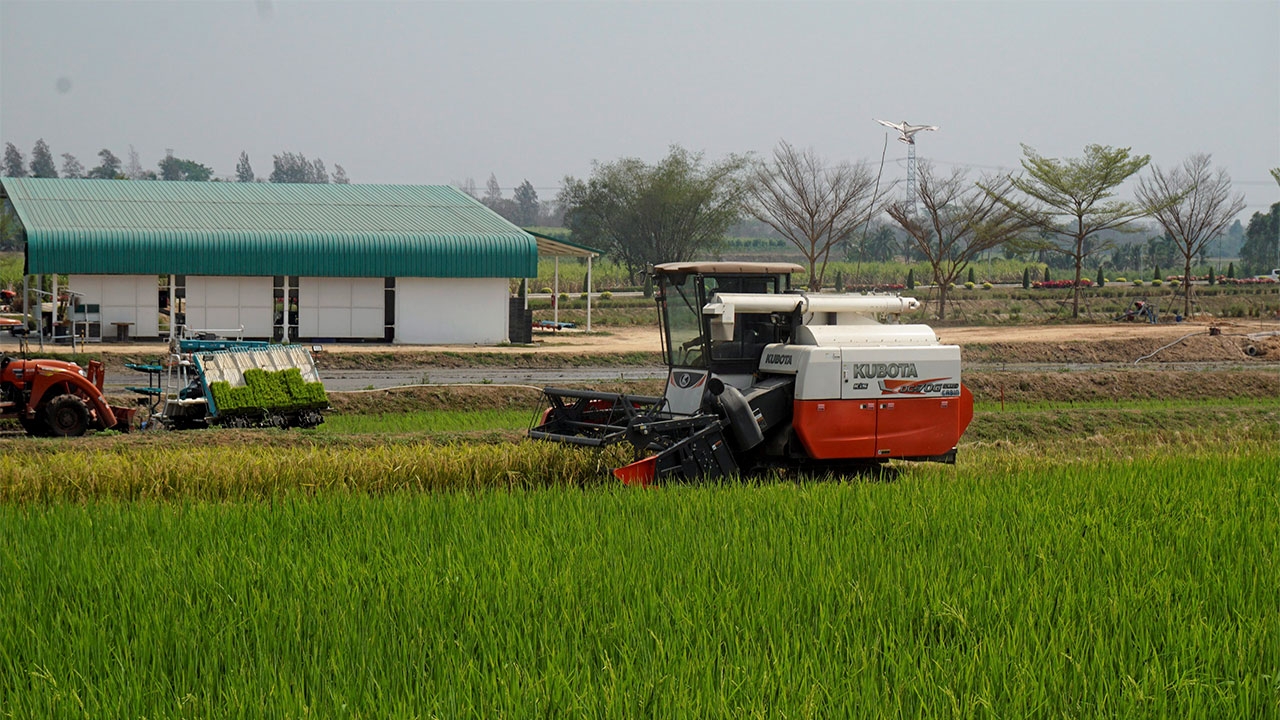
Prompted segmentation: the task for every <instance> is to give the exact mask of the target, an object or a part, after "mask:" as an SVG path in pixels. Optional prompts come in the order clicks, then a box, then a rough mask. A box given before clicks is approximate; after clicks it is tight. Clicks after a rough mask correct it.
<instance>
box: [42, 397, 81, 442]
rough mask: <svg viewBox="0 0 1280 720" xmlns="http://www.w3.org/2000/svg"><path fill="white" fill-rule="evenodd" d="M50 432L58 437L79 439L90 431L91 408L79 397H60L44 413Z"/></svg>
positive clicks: (52, 401)
mask: <svg viewBox="0 0 1280 720" xmlns="http://www.w3.org/2000/svg"><path fill="white" fill-rule="evenodd" d="M44 416H45V422H46V423H47V424H48V426H49V431H50V432H51V433H52V434H53V435H55V436H58V437H79V436H81V435H83V434H85V431H87V430H88V429H89V406H88V405H86V404H85V402H84V400H83V399H82V398H80V397H79V396H77V395H71V394H67V395H59V396H58V397H56V398H54V399H52V400H50V401H49V405H48V406H47V407H46V408H45V412H44Z"/></svg>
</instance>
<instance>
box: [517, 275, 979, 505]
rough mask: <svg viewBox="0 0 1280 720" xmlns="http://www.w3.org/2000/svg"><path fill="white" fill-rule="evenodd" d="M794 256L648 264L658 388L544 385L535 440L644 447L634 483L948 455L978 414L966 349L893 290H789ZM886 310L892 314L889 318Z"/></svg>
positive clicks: (627, 470) (628, 477)
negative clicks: (659, 359) (661, 383)
mask: <svg viewBox="0 0 1280 720" xmlns="http://www.w3.org/2000/svg"><path fill="white" fill-rule="evenodd" d="M801 269H802V268H800V267H799V266H798V265H794V264H791V263H712V262H698V263H667V264H663V265H658V266H656V267H655V268H654V270H653V277H654V281H655V284H654V285H655V288H656V290H657V292H656V299H657V303H658V309H659V319H660V323H661V330H662V344H663V354H664V356H665V359H666V363H667V366H668V374H667V385H666V390H665V392H664V393H663V395H662V397H642V396H631V395H622V394H612V393H600V392H595V391H590V390H576V389H567V388H545V389H544V391H543V392H544V395H545V396H546V398H547V400H548V402H549V404H550V407H549V408H548V410H547V411H546V412H545V413H544V415H543V419H542V422H541V424H539V425H538V426H537V427H535V428H533V429H532V430H530V431H529V435H530V437H532V438H535V439H541V440H550V441H557V442H567V443H574V444H579V445H588V446H603V445H608V444H611V443H616V442H622V441H627V442H630V443H631V444H632V445H633V446H634V447H635V449H636V451H637V455H639V456H641V457H640V459H638V460H637V461H636V462H634V463H632V464H630V465H627V466H625V467H622V468H618V469H617V470H615V471H614V474H615V475H617V476H618V477H619V478H620V479H622V480H624V481H626V482H636V483H641V484H647V483H650V482H654V481H660V480H663V479H668V478H676V479H696V478H715V477H720V476H723V475H728V474H733V473H740V472H751V471H755V470H759V469H766V468H776V467H792V468H799V469H805V470H835V471H843V470H847V469H852V468H861V467H866V466H869V465H877V464H881V463H884V462H887V461H889V460H918V461H935V462H945V463H953V462H955V457H956V443H957V441H958V440H959V438H960V436H961V435H962V434H963V433H964V431H965V428H966V427H968V424H969V421H970V420H971V419H972V417H973V396H972V395H971V394H970V393H969V391H968V390H967V389H966V388H965V387H964V385H963V383H962V382H961V377H960V348H959V347H957V346H954V345H943V344H941V343H940V342H939V341H938V338H937V335H935V334H934V332H933V330H932V329H931V328H929V327H928V326H926V325H918V324H899V323H898V322H897V321H898V319H899V318H900V317H901V316H902V315H903V314H904V313H907V312H910V311H912V310H915V309H917V308H918V307H919V306H920V304H919V302H918V301H917V300H915V299H914V298H906V297H897V296H861V295H830V294H819V293H805V292H798V291H795V290H792V289H791V274H792V273H793V272H796V271H799V270H801ZM885 320H887V322H884V321H885Z"/></svg>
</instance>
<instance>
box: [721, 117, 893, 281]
mask: <svg viewBox="0 0 1280 720" xmlns="http://www.w3.org/2000/svg"><path fill="white" fill-rule="evenodd" d="M875 187H876V175H875V173H873V172H871V170H870V169H869V168H868V167H867V165H865V164H857V165H854V164H851V163H847V162H842V163H839V164H837V165H827V163H826V161H825V160H823V159H822V158H821V157H818V155H817V154H816V153H814V151H813V150H812V149H808V150H804V151H799V150H796V149H795V148H794V147H792V146H791V145H790V144H788V143H787V142H786V141H782V142H780V143H778V147H776V148H774V150H773V161H772V162H758V163H756V164H755V166H754V167H753V168H752V169H751V171H750V177H749V178H748V183H747V188H746V196H745V198H744V201H743V208H744V209H745V210H746V212H748V213H750V214H751V216H752V217H754V218H756V219H757V220H759V221H760V222H763V223H765V224H766V225H768V226H769V227H771V228H773V229H774V230H775V231H776V232H777V233H778V234H779V235H782V236H783V237H784V238H786V239H787V240H790V241H791V243H792V244H793V245H795V246H796V247H797V248H799V249H800V252H801V254H803V255H804V257H805V260H806V261H808V263H809V289H810V290H817V289H819V288H821V287H822V279H823V276H824V275H825V274H826V271H827V260H828V259H829V258H830V256H831V250H832V248H838V247H840V246H841V245H842V244H843V243H844V242H845V241H846V240H847V239H848V238H849V236H850V235H852V234H853V232H854V230H855V229H857V227H858V226H859V225H860V224H862V223H864V222H867V221H868V220H869V218H870V215H871V210H872V208H871V206H872V204H873V202H874V199H875V198H874V194H875Z"/></svg>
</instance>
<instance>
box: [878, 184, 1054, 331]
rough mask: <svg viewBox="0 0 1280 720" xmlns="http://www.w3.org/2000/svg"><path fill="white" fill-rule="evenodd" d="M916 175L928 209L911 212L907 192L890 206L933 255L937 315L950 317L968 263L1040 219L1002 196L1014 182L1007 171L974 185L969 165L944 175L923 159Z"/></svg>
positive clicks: (916, 241)
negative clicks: (954, 287)
mask: <svg viewBox="0 0 1280 720" xmlns="http://www.w3.org/2000/svg"><path fill="white" fill-rule="evenodd" d="M917 178H918V181H919V194H918V199H919V205H920V206H921V207H922V208H923V212H921V213H919V214H912V212H911V201H910V200H909V199H906V198H903V199H901V200H897V201H895V202H892V203H890V204H889V205H888V207H886V208H885V212H887V213H888V214H889V217H891V218H893V221H894V222H896V223H898V225H900V226H901V227H902V229H903V230H905V231H906V232H907V235H908V236H910V238H911V241H912V242H913V243H914V245H915V248H916V249H917V250H919V251H920V253H921V254H922V255H924V257H925V259H926V260H928V261H929V266H930V267H931V268H932V269H933V284H934V285H936V286H937V288H938V319H939V320H942V319H945V318H946V309H947V292H948V290H949V289H950V288H951V284H952V283H954V282H955V281H956V279H957V278H959V277H960V275H961V273H963V272H964V271H965V270H966V269H968V267H969V263H970V262H972V261H973V259H974V258H975V257H977V256H978V255H980V254H982V253H983V252H986V251H987V250H991V249H992V248H995V247H999V246H1000V245H1003V244H1004V243H1006V242H1008V241H1009V240H1011V239H1013V238H1015V237H1017V236H1018V235H1019V234H1020V233H1022V232H1024V231H1026V230H1029V229H1031V228H1033V227H1035V224H1034V223H1033V222H1032V221H1031V220H1030V219H1029V218H1027V217H1024V216H1023V215H1021V214H1020V213H1018V212H1017V211H1016V210H1015V209H1013V208H1011V207H1009V206H1008V205H1007V204H1005V203H1003V202H1001V201H1000V199H999V198H1001V197H1004V196H1005V195H1007V194H1008V193H1009V191H1010V189H1011V188H1012V186H1013V181H1012V180H1011V179H1010V178H1008V177H993V178H986V179H984V180H983V182H982V183H981V184H980V185H975V184H972V183H970V182H969V174H968V172H967V171H966V170H963V169H961V168H956V169H954V170H952V171H951V174H950V175H949V176H941V175H939V174H937V173H935V171H934V169H933V165H932V164H931V163H928V162H921V163H920V166H919V172H918V174H917Z"/></svg>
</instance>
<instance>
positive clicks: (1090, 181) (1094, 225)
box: [979, 145, 1151, 318]
mask: <svg viewBox="0 0 1280 720" xmlns="http://www.w3.org/2000/svg"><path fill="white" fill-rule="evenodd" d="M1022 153H1023V155H1024V156H1025V157H1023V159H1022V168H1023V169H1024V170H1026V172H1027V174H1026V176H1019V177H1012V178H1010V182H1011V183H1012V187H1013V189H1015V190H1018V191H1019V192H1021V193H1022V194H1023V195H1025V196H1026V198H1025V199H1023V200H1018V199H1015V198H1013V197H1012V195H1011V194H1009V193H1008V192H1007V191H999V189H998V188H986V190H987V192H988V193H990V194H991V196H992V197H993V199H995V200H996V201H997V202H1000V203H1001V204H1003V205H1005V206H1006V207H1008V208H1009V209H1011V210H1013V211H1014V212H1016V213H1018V215H1020V216H1021V217H1022V218H1024V219H1026V220H1028V221H1030V222H1032V223H1033V224H1034V225H1035V226H1036V227H1038V228H1040V229H1041V230H1043V231H1044V232H1045V234H1046V235H1047V236H1048V238H1049V239H1048V240H1046V241H1045V242H1043V243H1035V244H1028V245H1026V246H1025V248H1024V249H1029V250H1045V251H1049V252H1056V253H1060V254H1062V255H1066V256H1067V257H1070V258H1071V259H1072V260H1074V261H1075V266H1076V276H1075V289H1074V291H1073V293H1072V297H1071V317H1073V318H1078V317H1080V275H1081V269H1082V268H1083V267H1084V261H1085V260H1086V259H1087V258H1088V257H1089V256H1091V255H1093V254H1094V253H1098V252H1102V251H1103V250H1109V249H1111V247H1112V245H1111V244H1110V243H1108V242H1104V241H1099V240H1098V235H1099V233H1101V232H1103V231H1106V230H1124V229H1125V228H1126V226H1127V225H1129V224H1130V223H1132V222H1133V221H1134V220H1137V219H1139V218H1142V217H1145V216H1146V215H1147V214H1148V213H1147V211H1146V210H1145V209H1144V208H1143V207H1142V206H1141V205H1139V204H1137V203H1131V202H1124V201H1121V200H1113V199H1112V198H1114V197H1115V193H1114V192H1112V191H1113V190H1114V189H1115V188H1116V187H1117V186H1118V185H1120V184H1121V183H1123V182H1124V181H1125V180H1126V179H1128V178H1129V177H1130V176H1131V175H1133V174H1134V173H1136V172H1138V171H1139V170H1141V169H1142V168H1144V167H1146V166H1147V163H1148V162H1150V161H1151V156H1150V155H1135V156H1132V157H1130V155H1129V148H1111V147H1107V146H1104V145H1089V146H1087V147H1086V148H1085V149H1084V157H1079V158H1068V159H1066V160H1058V159H1056V158H1047V157H1044V156H1042V155H1039V154H1037V153H1036V151H1035V150H1034V149H1033V148H1031V147H1029V146H1027V145H1023V146H1022ZM979 185H980V186H981V185H982V183H979Z"/></svg>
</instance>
